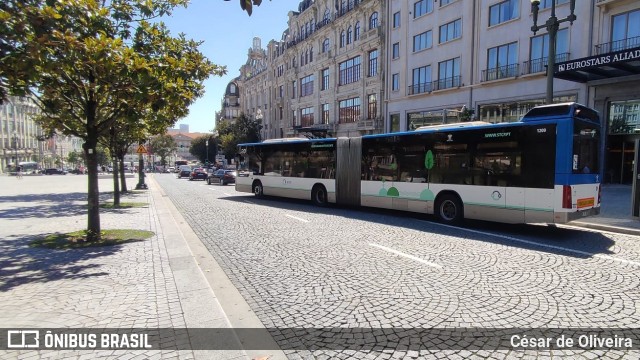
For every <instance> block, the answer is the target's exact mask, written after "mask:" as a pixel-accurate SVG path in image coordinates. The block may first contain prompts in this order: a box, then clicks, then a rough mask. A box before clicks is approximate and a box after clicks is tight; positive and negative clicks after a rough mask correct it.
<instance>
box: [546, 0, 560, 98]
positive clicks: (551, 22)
mask: <svg viewBox="0 0 640 360" xmlns="http://www.w3.org/2000/svg"><path fill="white" fill-rule="evenodd" d="M559 27H560V24H559V23H558V18H557V17H556V1H555V0H552V1H551V16H550V17H549V19H548V20H547V31H548V32H549V61H547V100H546V103H547V105H551V104H553V75H554V74H553V73H554V69H555V66H556V39H557V37H558V28H559Z"/></svg>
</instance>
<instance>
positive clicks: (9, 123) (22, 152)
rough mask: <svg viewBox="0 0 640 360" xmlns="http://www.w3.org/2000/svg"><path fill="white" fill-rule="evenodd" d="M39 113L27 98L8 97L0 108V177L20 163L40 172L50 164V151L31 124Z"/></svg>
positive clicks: (49, 146) (39, 133)
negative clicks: (31, 164)
mask: <svg viewBox="0 0 640 360" xmlns="http://www.w3.org/2000/svg"><path fill="white" fill-rule="evenodd" d="M39 113H40V110H39V109H38V107H37V106H36V104H35V103H34V101H33V99H31V98H28V97H15V96H11V97H9V99H8V101H6V102H5V103H3V104H2V105H0V141H2V153H1V154H0V173H8V172H10V171H13V169H15V165H16V164H19V163H21V162H36V163H38V164H39V167H41V168H43V167H45V166H47V165H49V163H52V153H51V151H52V150H54V147H52V146H51V142H50V141H48V140H46V139H45V138H44V137H43V132H42V128H41V127H40V126H39V125H38V124H37V123H36V122H35V121H34V117H35V116H37V115H38V114H39ZM47 159H48V160H49V162H48V163H47V162H46V160H47Z"/></svg>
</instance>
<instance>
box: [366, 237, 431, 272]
mask: <svg viewBox="0 0 640 360" xmlns="http://www.w3.org/2000/svg"><path fill="white" fill-rule="evenodd" d="M369 245H370V246H375V247H377V248H378V249H382V250H384V251H388V252H390V253H393V254H396V255H400V256H404V257H406V258H408V259H411V260H415V261H418V262H421V263H423V264H425V265H429V266H432V267H434V268H436V269H442V265H438V264H436V263H432V262H430V261H427V260H425V259H421V258H419V257H415V256H413V255H409V254H405V253H403V252H400V251H398V250H394V249H392V248H388V247H386V246H382V245H378V244H373V243H371V244H369Z"/></svg>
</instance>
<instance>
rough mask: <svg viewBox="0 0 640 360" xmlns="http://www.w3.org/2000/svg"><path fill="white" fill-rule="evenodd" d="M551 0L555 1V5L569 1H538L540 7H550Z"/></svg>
mask: <svg viewBox="0 0 640 360" xmlns="http://www.w3.org/2000/svg"><path fill="white" fill-rule="evenodd" d="M552 1H555V2H556V6H558V5H561V4H566V3H568V2H569V0H542V1H540V9H546V8H550V7H551V2H552Z"/></svg>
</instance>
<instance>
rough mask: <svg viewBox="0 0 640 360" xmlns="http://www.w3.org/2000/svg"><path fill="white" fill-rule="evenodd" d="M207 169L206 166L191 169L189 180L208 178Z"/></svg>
mask: <svg viewBox="0 0 640 360" xmlns="http://www.w3.org/2000/svg"><path fill="white" fill-rule="evenodd" d="M207 175H208V174H207V170H205V169H204V168H195V169H193V170H191V175H189V180H198V179H200V180H207V177H208V176H207Z"/></svg>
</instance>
